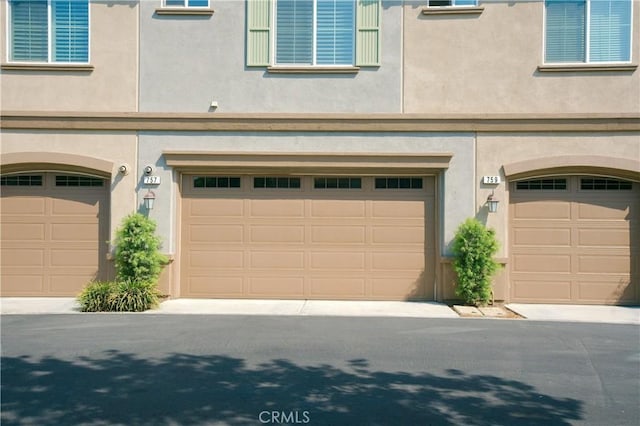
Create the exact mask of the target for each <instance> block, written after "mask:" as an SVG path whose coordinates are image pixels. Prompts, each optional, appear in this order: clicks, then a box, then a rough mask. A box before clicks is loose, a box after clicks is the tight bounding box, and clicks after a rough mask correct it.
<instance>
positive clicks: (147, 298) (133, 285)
mask: <svg viewBox="0 0 640 426" xmlns="http://www.w3.org/2000/svg"><path fill="white" fill-rule="evenodd" d="M159 296H160V293H159V292H158V290H157V289H156V286H155V283H149V282H140V281H124V282H121V283H118V286H117V291H116V294H115V296H114V298H113V304H112V306H111V308H112V309H111V310H112V311H116V312H142V311H146V310H147V309H152V308H155V307H157V306H158V300H159Z"/></svg>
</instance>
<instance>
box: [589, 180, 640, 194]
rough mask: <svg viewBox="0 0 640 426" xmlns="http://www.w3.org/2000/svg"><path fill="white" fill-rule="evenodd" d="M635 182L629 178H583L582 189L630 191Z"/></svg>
mask: <svg viewBox="0 0 640 426" xmlns="http://www.w3.org/2000/svg"><path fill="white" fill-rule="evenodd" d="M632 187H633V184H632V183H631V182H630V181H627V180H621V179H611V178H581V179H580V189H581V190H586V191H630V190H631V189H632Z"/></svg>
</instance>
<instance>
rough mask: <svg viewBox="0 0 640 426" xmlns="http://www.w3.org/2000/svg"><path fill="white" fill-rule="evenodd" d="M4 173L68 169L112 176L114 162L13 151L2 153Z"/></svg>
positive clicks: (107, 176) (92, 158) (0, 160)
mask: <svg viewBox="0 0 640 426" xmlns="http://www.w3.org/2000/svg"><path fill="white" fill-rule="evenodd" d="M0 166H1V167H2V169H1V171H2V174H7V173H20V172H27V171H56V170H60V171H68V172H77V173H84V174H90V175H95V176H100V177H104V178H111V175H112V173H113V169H114V163H113V162H111V161H106V160H102V159H99V158H94V157H86V156H83V155H76V154H65V153H61V152H12V153H8V154H2V155H0Z"/></svg>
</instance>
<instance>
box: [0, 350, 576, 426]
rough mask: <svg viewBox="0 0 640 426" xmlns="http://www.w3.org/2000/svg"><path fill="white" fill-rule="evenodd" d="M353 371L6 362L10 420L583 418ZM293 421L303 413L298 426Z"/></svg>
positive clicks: (571, 405)
mask: <svg viewBox="0 0 640 426" xmlns="http://www.w3.org/2000/svg"><path fill="white" fill-rule="evenodd" d="M348 364H349V366H348V367H347V368H345V369H340V368H336V367H333V366H329V365H317V366H305V365H298V364H295V363H293V362H291V361H288V360H286V359H276V360H272V361H270V362H268V363H265V364H261V365H258V366H248V365H247V364H246V363H245V361H244V360H242V359H238V358H231V357H227V356H217V355H209V356H197V355H184V354H173V355H169V356H166V357H164V358H159V359H142V358H138V357H136V356H133V355H131V354H127V353H122V352H118V351H110V352H105V353H103V354H102V355H100V356H96V357H91V358H89V357H83V358H79V359H77V360H74V361H68V360H62V359H56V358H52V357H47V358H42V359H32V358H29V357H26V356H25V357H4V358H2V414H1V420H2V424H3V425H18V424H39V425H51V424H56V425H61V424H73V425H75V424H84V423H86V424H95V425H111V424H122V425H142V424H145V425H147V424H148V425H176V424H178V425H200V424H229V425H240V424H258V425H259V424H261V423H266V422H261V421H260V420H263V421H264V420H269V422H270V423H271V424H273V423H275V422H273V421H272V420H273V417H272V416H271V414H270V413H267V414H262V417H260V415H261V414H260V413H261V412H265V411H268V412H272V411H276V412H278V413H282V412H284V413H285V414H284V415H286V416H287V417H284V419H287V420H288V423H290V424H295V423H296V422H297V423H299V424H302V423H308V424H310V425H343V424H344V425H404V424H407V425H408V424H427V425H460V424H465V425H496V424H504V425H507V424H508V425H511V424H518V425H526V424H545V423H546V424H553V425H565V424H570V422H571V421H576V420H580V419H582V417H583V412H582V405H583V404H582V402H580V401H578V400H575V399H571V398H557V397H552V396H549V395H544V394H541V393H539V392H537V391H536V389H535V388H534V387H532V386H530V385H528V384H526V383H523V382H520V381H515V380H505V379H502V378H499V377H495V376H486V375H471V374H466V373H465V372H463V371H460V370H448V371H447V372H446V373H445V374H443V375H432V374H411V373H404V372H383V371H372V370H371V369H370V368H369V365H368V362H367V360H365V359H355V360H350V361H349V362H348ZM305 411H306V412H308V413H307V414H306V416H305V415H303V414H304V412H305ZM291 412H294V413H295V412H297V414H296V417H295V421H293V419H294V417H292V416H293V415H292V414H289V413H291ZM280 416H281V415H280ZM279 419H280V420H282V419H283V417H279ZM305 420H307V421H305Z"/></svg>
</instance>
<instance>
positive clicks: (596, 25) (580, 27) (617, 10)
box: [545, 0, 631, 63]
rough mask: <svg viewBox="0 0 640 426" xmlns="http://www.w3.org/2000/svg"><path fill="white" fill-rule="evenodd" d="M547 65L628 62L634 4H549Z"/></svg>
mask: <svg viewBox="0 0 640 426" xmlns="http://www.w3.org/2000/svg"><path fill="white" fill-rule="evenodd" d="M545 19H546V28H545V62H547V63H554V62H556V63H562V62H565V63H571V62H574V63H579V62H586V63H589V62H627V61H629V60H630V55H631V0H546V1H545Z"/></svg>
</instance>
